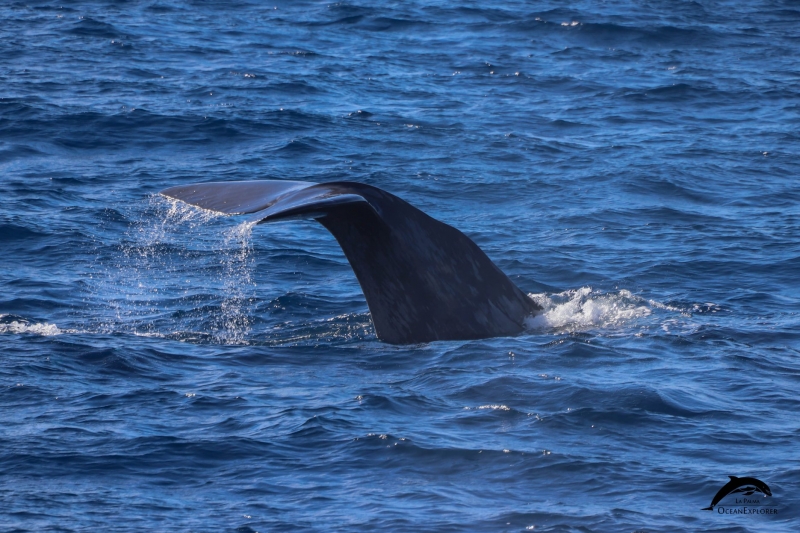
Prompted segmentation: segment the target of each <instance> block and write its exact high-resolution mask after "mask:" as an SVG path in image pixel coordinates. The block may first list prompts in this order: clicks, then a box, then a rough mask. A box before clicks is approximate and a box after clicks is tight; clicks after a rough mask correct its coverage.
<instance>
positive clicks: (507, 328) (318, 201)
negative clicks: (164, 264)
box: [161, 181, 541, 344]
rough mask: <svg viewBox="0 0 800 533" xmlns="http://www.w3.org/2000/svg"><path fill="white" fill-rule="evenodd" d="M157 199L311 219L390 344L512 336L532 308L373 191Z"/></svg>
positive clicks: (176, 191) (440, 229) (201, 193)
mask: <svg viewBox="0 0 800 533" xmlns="http://www.w3.org/2000/svg"><path fill="white" fill-rule="evenodd" d="M161 194H162V195H164V196H167V197H169V198H174V199H176V200H181V201H183V202H186V203H188V204H191V205H194V206H197V207H200V208H203V209H209V210H211V211H216V212H219V213H225V214H229V215H250V217H249V218H251V220H254V221H257V222H259V223H261V222H274V221H278V220H286V219H292V218H304V219H308V218H312V219H314V220H316V221H317V222H319V223H320V224H322V225H323V226H325V228H326V229H327V230H328V231H330V232H331V233H332V234H333V236H334V237H335V238H336V240H337V241H338V242H339V245H340V246H341V247H342V250H343V251H344V254H345V256H346V257H347V260H348V261H349V262H350V265H351V266H352V267H353V270H354V271H355V274H356V278H358V282H359V283H360V284H361V289H362V290H363V291H364V296H365V297H366V299H367V305H368V306H369V310H370V313H371V315H372V322H373V324H374V326H375V333H376V334H377V336H378V338H379V339H381V340H382V341H385V342H388V343H391V344H414V343H422V342H430V341H436V340H467V339H481V338H487V337H500V336H507V335H515V334H517V333H520V332H521V331H523V329H524V327H525V326H524V322H525V319H526V318H527V317H529V316H532V315H535V314H537V313H538V312H540V311H541V307H539V306H538V305H537V304H536V303H535V302H534V301H533V300H532V299H531V298H529V297H528V296H526V295H525V294H524V293H523V292H522V291H521V290H520V289H519V288H517V286H516V285H514V283H512V282H511V280H510V279H508V276H506V275H505V274H504V273H503V272H502V271H501V270H500V269H499V268H497V266H496V265H495V264H494V263H492V261H491V260H490V259H489V258H488V257H487V256H486V254H485V253H484V252H483V251H482V250H481V249H480V248H478V246H477V245H476V244H475V243H474V242H472V240H470V239H469V238H468V237H467V236H466V235H464V234H463V233H461V232H460V231H458V230H457V229H455V228H453V227H451V226H448V225H447V224H444V223H443V222H439V221H438V220H436V219H434V218H432V217H430V216H428V215H426V214H425V213H423V212H422V211H420V210H419V209H417V208H416V207H414V206H412V205H410V204H409V203H407V202H405V201H403V200H401V199H400V198H398V197H397V196H394V195H392V194H389V193H388V192H386V191H384V190H382V189H378V188H377V187H372V186H370V185H364V184H361V183H353V182H332V183H319V184H317V183H308V182H300V181H238V182H237V181H233V182H213V183H196V184H192V185H181V186H178V187H170V188H169V189H165V190H163V191H161Z"/></svg>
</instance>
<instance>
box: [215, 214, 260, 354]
mask: <svg viewBox="0 0 800 533" xmlns="http://www.w3.org/2000/svg"><path fill="white" fill-rule="evenodd" d="M253 226H255V222H243V223H241V224H239V225H238V226H234V227H233V228H230V229H228V230H227V231H225V232H224V234H223V235H224V246H225V252H224V254H223V260H222V261H223V265H224V269H223V272H222V276H223V278H222V289H223V298H224V299H223V300H222V305H221V312H220V317H219V318H220V319H219V321H218V326H217V327H216V328H215V331H214V340H216V341H217V342H220V343H222V344H244V343H245V342H246V340H247V337H248V334H249V333H250V327H251V323H252V318H251V317H252V316H253V309H251V308H252V306H253V305H254V303H255V288H256V285H255V282H254V281H253V269H254V268H255V262H254V260H253V250H252V245H251V241H250V236H251V234H252V231H253Z"/></svg>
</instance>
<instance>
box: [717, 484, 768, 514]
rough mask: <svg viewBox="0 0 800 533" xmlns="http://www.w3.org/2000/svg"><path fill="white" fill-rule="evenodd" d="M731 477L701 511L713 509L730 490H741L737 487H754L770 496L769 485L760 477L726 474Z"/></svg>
mask: <svg viewBox="0 0 800 533" xmlns="http://www.w3.org/2000/svg"><path fill="white" fill-rule="evenodd" d="M728 477H729V478H731V480H730V481H728V482H727V483H726V484H725V485H723V486H722V488H721V489H719V490H718V491H717V494H716V495H715V496H714V499H713V500H711V505H710V506H709V507H704V508H703V509H702V510H703V511H713V510H714V506H715V505H717V504H718V503H719V502H720V501H721V500H722V498H724V497H725V496H727V495H728V494H730V493H731V492H741V491H740V490H739V489H741V488H742V487H754V489H755V490H754V491H753V492H755V491H758V492H761V493H762V494H764V495H765V496H772V491H771V490H769V487H768V486H767V484H766V483H764V482H763V481H761V480H760V479H756V478H754V477H736V476H728Z"/></svg>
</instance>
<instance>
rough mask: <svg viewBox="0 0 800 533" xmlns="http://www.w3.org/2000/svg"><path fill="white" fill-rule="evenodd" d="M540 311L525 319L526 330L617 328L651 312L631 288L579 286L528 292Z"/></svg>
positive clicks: (647, 305)
mask: <svg viewBox="0 0 800 533" xmlns="http://www.w3.org/2000/svg"><path fill="white" fill-rule="evenodd" d="M528 296H529V297H530V298H532V299H533V300H534V301H535V302H536V303H537V304H539V305H540V306H541V307H542V309H543V311H542V313H540V314H538V315H536V316H535V317H531V318H529V319H527V320H526V321H525V325H526V327H527V328H528V329H539V330H541V329H556V330H559V331H564V330H566V331H580V330H584V329H591V328H597V327H618V326H622V325H624V324H626V323H628V322H631V321H633V320H635V319H638V318H642V317H646V316H648V315H650V313H651V310H650V305H649V304H648V302H647V301H645V300H644V299H643V298H639V297H638V296H635V295H634V294H632V293H631V292H630V291H626V290H621V291H619V292H618V293H601V292H598V291H593V290H592V288H591V287H581V288H580V289H576V290H569V291H565V292H560V293H557V294H550V295H548V294H544V293H542V294H529V295H528Z"/></svg>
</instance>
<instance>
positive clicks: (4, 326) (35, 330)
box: [0, 315, 64, 337]
mask: <svg viewBox="0 0 800 533" xmlns="http://www.w3.org/2000/svg"><path fill="white" fill-rule="evenodd" d="M6 316H7V315H0V320H2V319H3V318H4V317H6ZM3 333H10V334H12V335H13V334H17V335H20V334H27V335H41V336H43V337H50V336H52V335H61V334H62V333H64V332H63V331H62V330H61V329H59V328H58V326H56V325H55V324H50V323H48V322H40V323H36V322H28V321H27V320H26V321H22V322H20V321H18V320H13V321H11V322H6V323H0V334H3Z"/></svg>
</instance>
